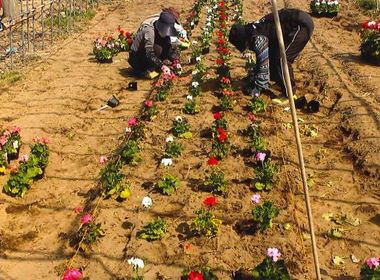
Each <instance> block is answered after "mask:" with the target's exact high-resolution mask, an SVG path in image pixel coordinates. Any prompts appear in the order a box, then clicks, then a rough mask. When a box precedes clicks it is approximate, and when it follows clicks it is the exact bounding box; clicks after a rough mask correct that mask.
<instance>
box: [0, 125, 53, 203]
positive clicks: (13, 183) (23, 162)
mask: <svg viewBox="0 0 380 280" xmlns="http://www.w3.org/2000/svg"><path fill="white" fill-rule="evenodd" d="M17 133H19V130H18V132H17ZM18 139H19V140H16V141H20V138H18ZM48 142H49V141H48V139H47V138H45V137H42V138H40V137H36V138H34V139H33V143H32V144H31V145H30V154H29V155H28V154H25V155H22V156H21V158H20V160H19V164H18V165H16V164H13V165H11V174H10V176H9V179H8V181H7V182H6V184H5V186H4V192H5V193H7V194H8V195H11V196H18V197H23V196H24V195H25V193H26V191H27V190H28V189H29V188H30V186H31V185H32V183H33V182H34V181H35V180H38V179H41V178H42V177H43V175H44V173H45V168H46V166H47V164H48V161H49V148H48V145H47V144H48Z"/></svg>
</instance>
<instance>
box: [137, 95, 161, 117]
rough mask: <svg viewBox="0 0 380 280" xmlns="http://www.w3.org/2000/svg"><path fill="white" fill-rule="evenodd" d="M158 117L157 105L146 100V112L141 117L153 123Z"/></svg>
mask: <svg viewBox="0 0 380 280" xmlns="http://www.w3.org/2000/svg"><path fill="white" fill-rule="evenodd" d="M157 115H158V108H157V105H156V104H154V102H153V100H149V99H148V100H145V102H144V110H143V112H142V114H141V117H142V118H143V119H144V120H147V121H153V120H154V119H155V118H156V117H157Z"/></svg>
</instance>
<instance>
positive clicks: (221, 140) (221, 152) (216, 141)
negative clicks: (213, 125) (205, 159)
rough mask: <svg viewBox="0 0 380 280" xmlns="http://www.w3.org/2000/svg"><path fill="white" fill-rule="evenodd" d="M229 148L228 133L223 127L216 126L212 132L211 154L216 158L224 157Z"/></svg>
mask: <svg viewBox="0 0 380 280" xmlns="http://www.w3.org/2000/svg"><path fill="white" fill-rule="evenodd" d="M230 150H231V144H230V142H229V138H228V134H227V132H226V131H225V130H224V129H223V128H217V130H216V133H213V134H212V150H211V156H213V157H217V158H224V157H226V156H227V155H228V154H229V153H230Z"/></svg>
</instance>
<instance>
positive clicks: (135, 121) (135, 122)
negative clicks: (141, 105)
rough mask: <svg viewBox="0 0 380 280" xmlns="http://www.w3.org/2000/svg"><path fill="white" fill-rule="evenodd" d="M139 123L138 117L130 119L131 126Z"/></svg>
mask: <svg viewBox="0 0 380 280" xmlns="http://www.w3.org/2000/svg"><path fill="white" fill-rule="evenodd" d="M136 124H137V119H136V118H131V119H129V121H128V125H129V126H135V125H136Z"/></svg>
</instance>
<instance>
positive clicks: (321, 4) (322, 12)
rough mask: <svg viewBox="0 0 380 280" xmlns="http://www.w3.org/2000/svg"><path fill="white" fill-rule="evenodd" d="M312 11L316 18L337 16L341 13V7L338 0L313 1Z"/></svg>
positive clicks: (311, 4) (311, 3)
mask: <svg viewBox="0 0 380 280" xmlns="http://www.w3.org/2000/svg"><path fill="white" fill-rule="evenodd" d="M310 9H311V12H312V13H313V15H316V16H327V17H332V16H336V15H337V14H338V12H339V9H340V5H339V2H338V0H312V1H311V2H310Z"/></svg>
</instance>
